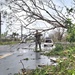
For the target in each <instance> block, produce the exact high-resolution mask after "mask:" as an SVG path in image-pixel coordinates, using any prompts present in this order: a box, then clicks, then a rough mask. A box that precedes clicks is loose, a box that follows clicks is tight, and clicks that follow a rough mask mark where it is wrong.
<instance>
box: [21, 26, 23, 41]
mask: <svg viewBox="0 0 75 75" xmlns="http://www.w3.org/2000/svg"><path fill="white" fill-rule="evenodd" d="M21 41H23V25H21Z"/></svg>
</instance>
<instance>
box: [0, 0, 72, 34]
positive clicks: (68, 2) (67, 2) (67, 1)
mask: <svg viewBox="0 0 75 75" xmlns="http://www.w3.org/2000/svg"><path fill="white" fill-rule="evenodd" d="M54 1H55V3H56V4H57V5H62V6H63V4H64V5H66V6H67V7H71V6H72V5H71V4H72V0H54ZM1 2H4V0H0V3H1ZM62 3H63V4H62ZM1 8H2V7H1V6H0V9H1ZM0 11H1V10H0ZM2 20H3V18H2ZM37 24H39V25H37ZM42 24H43V23H42ZM36 25H37V27H38V28H39V27H40V26H41V25H40V23H38V22H37V23H36ZM34 27H35V26H34ZM5 31H6V23H5V22H4V23H3V25H2V33H4V32H5Z"/></svg>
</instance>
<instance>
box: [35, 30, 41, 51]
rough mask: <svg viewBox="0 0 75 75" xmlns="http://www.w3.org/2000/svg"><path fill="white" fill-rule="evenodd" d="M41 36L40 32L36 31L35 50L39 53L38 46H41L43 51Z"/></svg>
mask: <svg viewBox="0 0 75 75" xmlns="http://www.w3.org/2000/svg"><path fill="white" fill-rule="evenodd" d="M41 36H42V34H41V33H40V32H38V30H36V33H35V50H36V51H37V48H38V45H39V49H40V51H41Z"/></svg>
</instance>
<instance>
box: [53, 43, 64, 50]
mask: <svg viewBox="0 0 75 75" xmlns="http://www.w3.org/2000/svg"><path fill="white" fill-rule="evenodd" d="M60 50H63V46H62V44H56V45H55V48H54V51H60Z"/></svg>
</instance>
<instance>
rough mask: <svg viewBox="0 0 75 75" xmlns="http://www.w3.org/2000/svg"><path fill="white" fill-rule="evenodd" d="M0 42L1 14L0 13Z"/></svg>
mask: <svg viewBox="0 0 75 75" xmlns="http://www.w3.org/2000/svg"><path fill="white" fill-rule="evenodd" d="M0 41H1V13H0Z"/></svg>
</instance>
